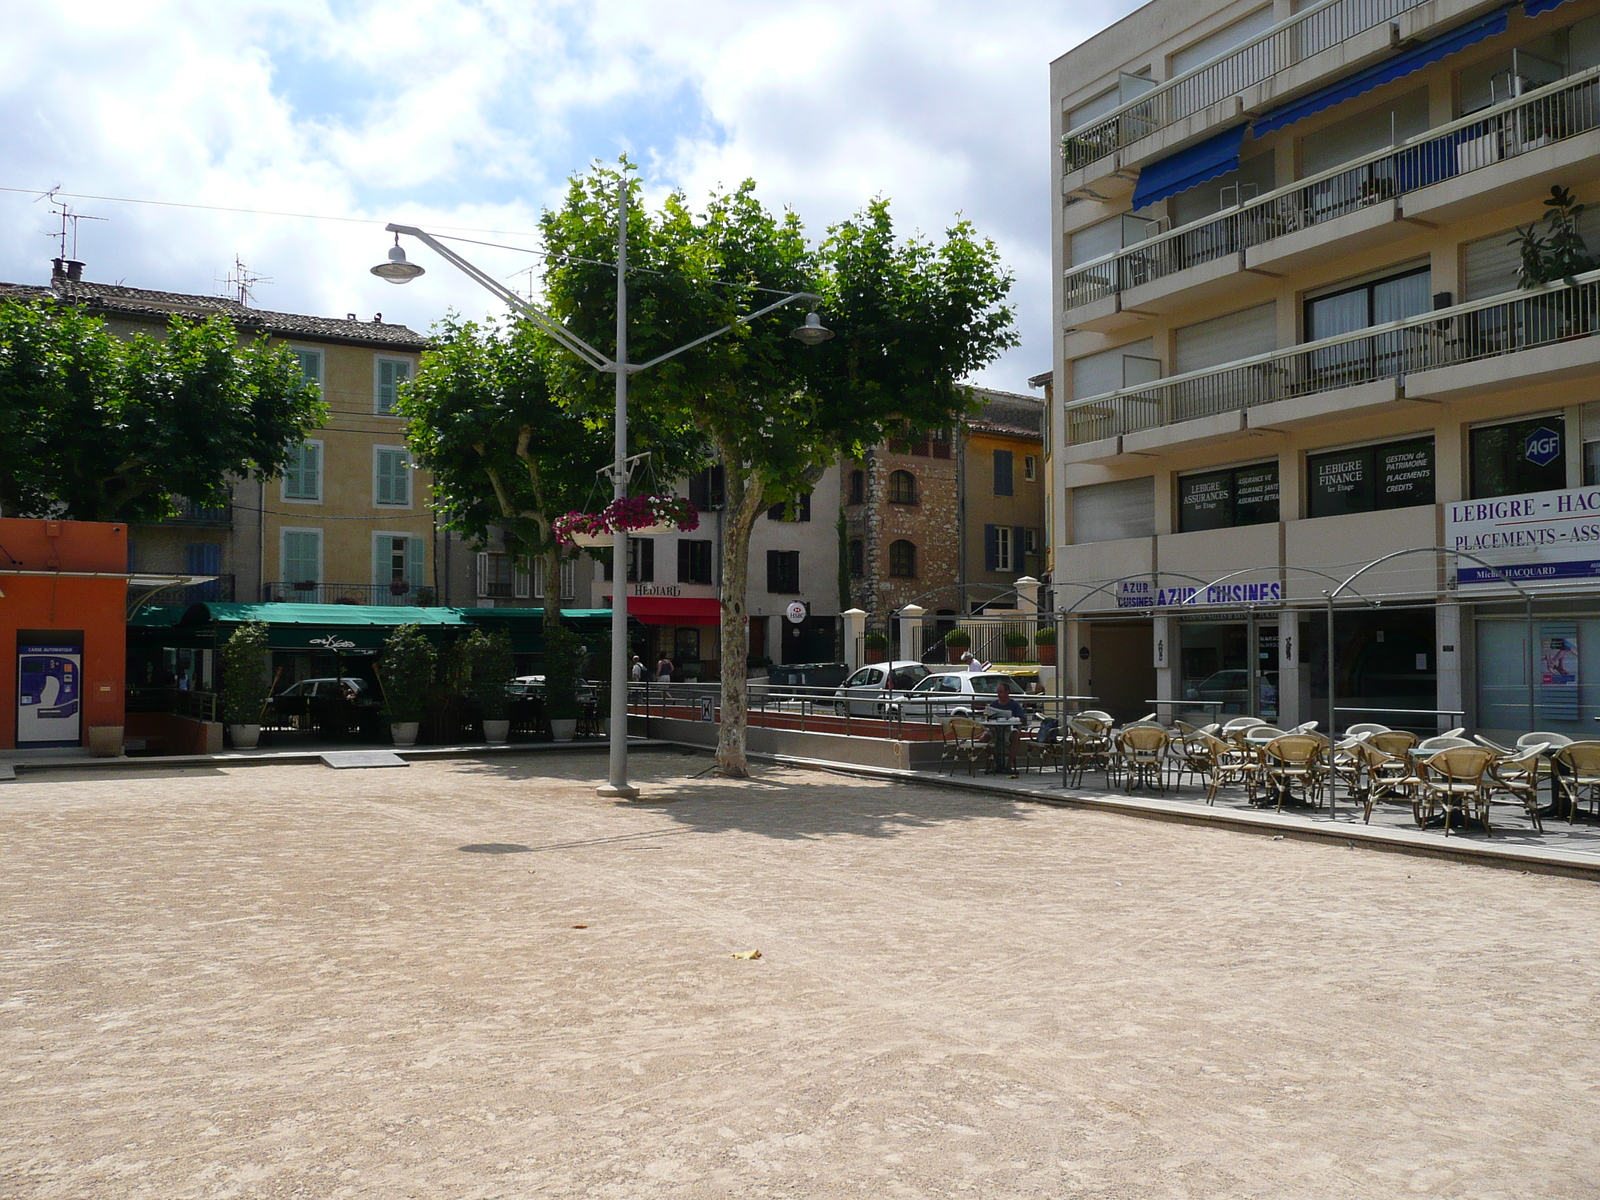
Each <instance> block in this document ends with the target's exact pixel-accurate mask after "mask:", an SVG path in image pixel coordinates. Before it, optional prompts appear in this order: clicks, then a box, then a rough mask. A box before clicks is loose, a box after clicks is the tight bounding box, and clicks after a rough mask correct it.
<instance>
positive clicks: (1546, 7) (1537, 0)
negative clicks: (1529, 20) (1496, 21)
mask: <svg viewBox="0 0 1600 1200" xmlns="http://www.w3.org/2000/svg"><path fill="white" fill-rule="evenodd" d="M1566 2H1567V0H1527V3H1526V4H1524V5H1523V6H1522V15H1523V16H1525V17H1537V16H1540V15H1541V14H1543V13H1547V12H1549V11H1550V10H1551V9H1552V8H1559V7H1560V6H1561V5H1563V4H1565V3H1566Z"/></svg>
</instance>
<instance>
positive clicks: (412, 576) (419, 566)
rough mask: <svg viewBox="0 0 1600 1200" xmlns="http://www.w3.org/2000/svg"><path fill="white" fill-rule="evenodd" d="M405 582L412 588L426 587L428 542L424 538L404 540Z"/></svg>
mask: <svg viewBox="0 0 1600 1200" xmlns="http://www.w3.org/2000/svg"><path fill="white" fill-rule="evenodd" d="M406 582H407V583H409V584H410V585H411V586H412V587H413V588H419V587H426V586H427V585H428V542H427V539H426V538H419V537H414V538H407V539H406Z"/></svg>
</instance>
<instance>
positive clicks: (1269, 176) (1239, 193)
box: [1167, 150, 1277, 228]
mask: <svg viewBox="0 0 1600 1200" xmlns="http://www.w3.org/2000/svg"><path fill="white" fill-rule="evenodd" d="M1276 157H1277V156H1276V155H1274V154H1273V153H1272V152H1271V151H1270V150H1269V151H1268V152H1267V153H1265V154H1258V155H1256V156H1255V157H1254V158H1247V159H1245V160H1244V161H1243V162H1241V163H1240V164H1239V165H1238V167H1236V168H1235V169H1234V170H1232V171H1228V172H1226V173H1224V174H1222V175H1219V176H1217V177H1216V178H1215V179H1212V180H1210V181H1209V182H1207V183H1203V184H1201V185H1200V186H1198V187H1192V188H1188V189H1187V190H1185V191H1181V192H1179V193H1178V194H1177V195H1176V196H1174V197H1172V199H1170V200H1168V201H1167V208H1168V210H1169V213H1170V215H1171V217H1172V224H1173V227H1174V228H1177V227H1179V226H1182V225H1188V224H1190V223H1191V222H1194V221H1200V220H1203V219H1204V218H1206V217H1209V216H1211V215H1212V214H1213V213H1218V212H1221V211H1222V210H1223V209H1225V208H1232V207H1234V206H1235V205H1237V204H1243V203H1245V202H1247V201H1250V200H1253V199H1255V198H1256V197H1257V196H1259V195H1261V194H1262V193H1264V192H1270V191H1272V189H1273V188H1274V187H1276V186H1277V162H1276Z"/></svg>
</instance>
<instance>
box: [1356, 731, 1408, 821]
mask: <svg viewBox="0 0 1600 1200" xmlns="http://www.w3.org/2000/svg"><path fill="white" fill-rule="evenodd" d="M1356 749H1357V751H1358V752H1359V753H1360V755H1361V759H1362V763H1361V765H1362V767H1363V769H1364V771H1365V774H1366V784H1365V787H1364V788H1363V790H1362V792H1361V793H1360V795H1361V800H1362V805H1363V807H1364V810H1365V811H1364V812H1363V813H1362V816H1361V821H1362V824H1364V825H1370V824H1372V809H1373V806H1374V805H1375V804H1377V803H1378V802H1379V801H1382V800H1398V801H1399V802H1400V803H1402V804H1409V805H1410V806H1411V816H1412V817H1413V818H1414V819H1415V820H1416V822H1417V825H1418V827H1419V828H1420V827H1421V825H1422V823H1423V818H1422V807H1421V804H1420V802H1419V797H1418V791H1417V789H1418V788H1419V787H1420V786H1421V784H1420V781H1419V780H1418V779H1417V777H1416V774H1415V773H1414V772H1413V771H1412V769H1411V760H1410V759H1408V758H1407V757H1406V756H1405V755H1404V754H1387V753H1385V752H1384V751H1382V750H1380V749H1378V748H1377V747H1376V746H1374V745H1373V744H1372V743H1371V742H1370V741H1363V742H1357V743H1356Z"/></svg>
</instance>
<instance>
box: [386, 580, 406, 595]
mask: <svg viewBox="0 0 1600 1200" xmlns="http://www.w3.org/2000/svg"><path fill="white" fill-rule="evenodd" d="M410 590H411V585H410V584H409V583H407V582H406V581H405V580H404V579H395V580H391V581H390V583H389V594H390V595H391V596H404V595H405V594H406V593H407V592H409V591H410Z"/></svg>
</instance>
